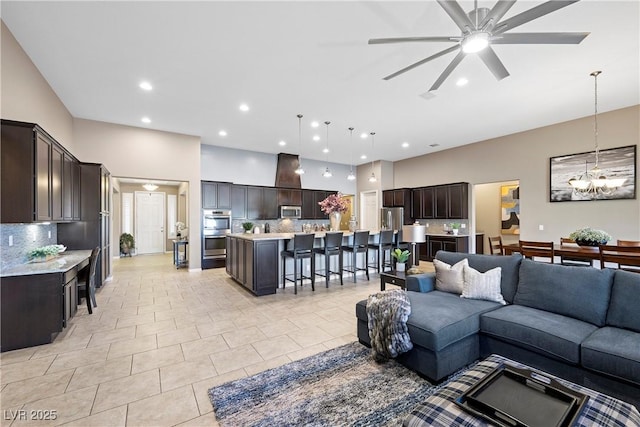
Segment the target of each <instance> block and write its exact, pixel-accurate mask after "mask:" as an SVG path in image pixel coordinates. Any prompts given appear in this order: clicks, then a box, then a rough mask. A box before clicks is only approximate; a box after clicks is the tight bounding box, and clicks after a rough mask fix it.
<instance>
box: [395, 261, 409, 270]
mask: <svg viewBox="0 0 640 427" xmlns="http://www.w3.org/2000/svg"><path fill="white" fill-rule="evenodd" d="M406 266H407V264H406V263H404V262H397V263H396V271H400V272H404V270H405V268H406Z"/></svg>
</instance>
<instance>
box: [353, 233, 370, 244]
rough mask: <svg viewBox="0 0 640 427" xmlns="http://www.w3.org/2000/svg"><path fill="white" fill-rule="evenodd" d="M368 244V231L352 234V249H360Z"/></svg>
mask: <svg viewBox="0 0 640 427" xmlns="http://www.w3.org/2000/svg"><path fill="white" fill-rule="evenodd" d="M368 244H369V230H365V231H356V232H355V233H353V247H354V248H356V247H362V246H367V245H368Z"/></svg>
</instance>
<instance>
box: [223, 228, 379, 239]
mask: <svg viewBox="0 0 640 427" xmlns="http://www.w3.org/2000/svg"><path fill="white" fill-rule="evenodd" d="M340 232H341V233H343V237H349V236H353V231H347V230H340ZM327 233H331V231H329V232H328V231H316V232H315V233H310V234H315V237H316V239H322V238H324V236H325V235H326V234H327ZM296 234H304V233H302V232H301V231H298V232H295V233H257V234H255V233H231V234H227V236H229V237H236V238H239V239H244V240H289V239H293V237H294V236H295V235H296ZM378 234H380V230H370V231H369V236H376V235H378Z"/></svg>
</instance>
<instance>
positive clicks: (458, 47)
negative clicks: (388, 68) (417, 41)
mask: <svg viewBox="0 0 640 427" xmlns="http://www.w3.org/2000/svg"><path fill="white" fill-rule="evenodd" d="M458 49H460V46H459V45H457V44H456V45H455V46H451V47H450V48H447V49H445V50H441V51H440V52H438V53H436V54H435V55H431V56H430V57H428V58H425V59H421V60H420V61H418V62H416V63H414V64H411V65H409V66H408V67H405V68H403V69H402V70H400V71H396V72H395V73H393V74H389V75H388V76H387V77H385V78H384V79H383V80H390V79H392V78H394V77H397V76H399V75H400V74H403V73H406V72H407V71H409V70H413V69H414V68H416V67H417V66H419V65H422V64H425V63H427V62H429V61H431V60H433V59H436V58H439V57H441V56H442V55H446V54H447V53H450V52H453V51H454V50H458Z"/></svg>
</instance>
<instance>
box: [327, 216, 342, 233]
mask: <svg viewBox="0 0 640 427" xmlns="http://www.w3.org/2000/svg"><path fill="white" fill-rule="evenodd" d="M341 218H342V214H341V213H340V212H331V213H330V214H329V230H331V231H338V230H340V219H341Z"/></svg>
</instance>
